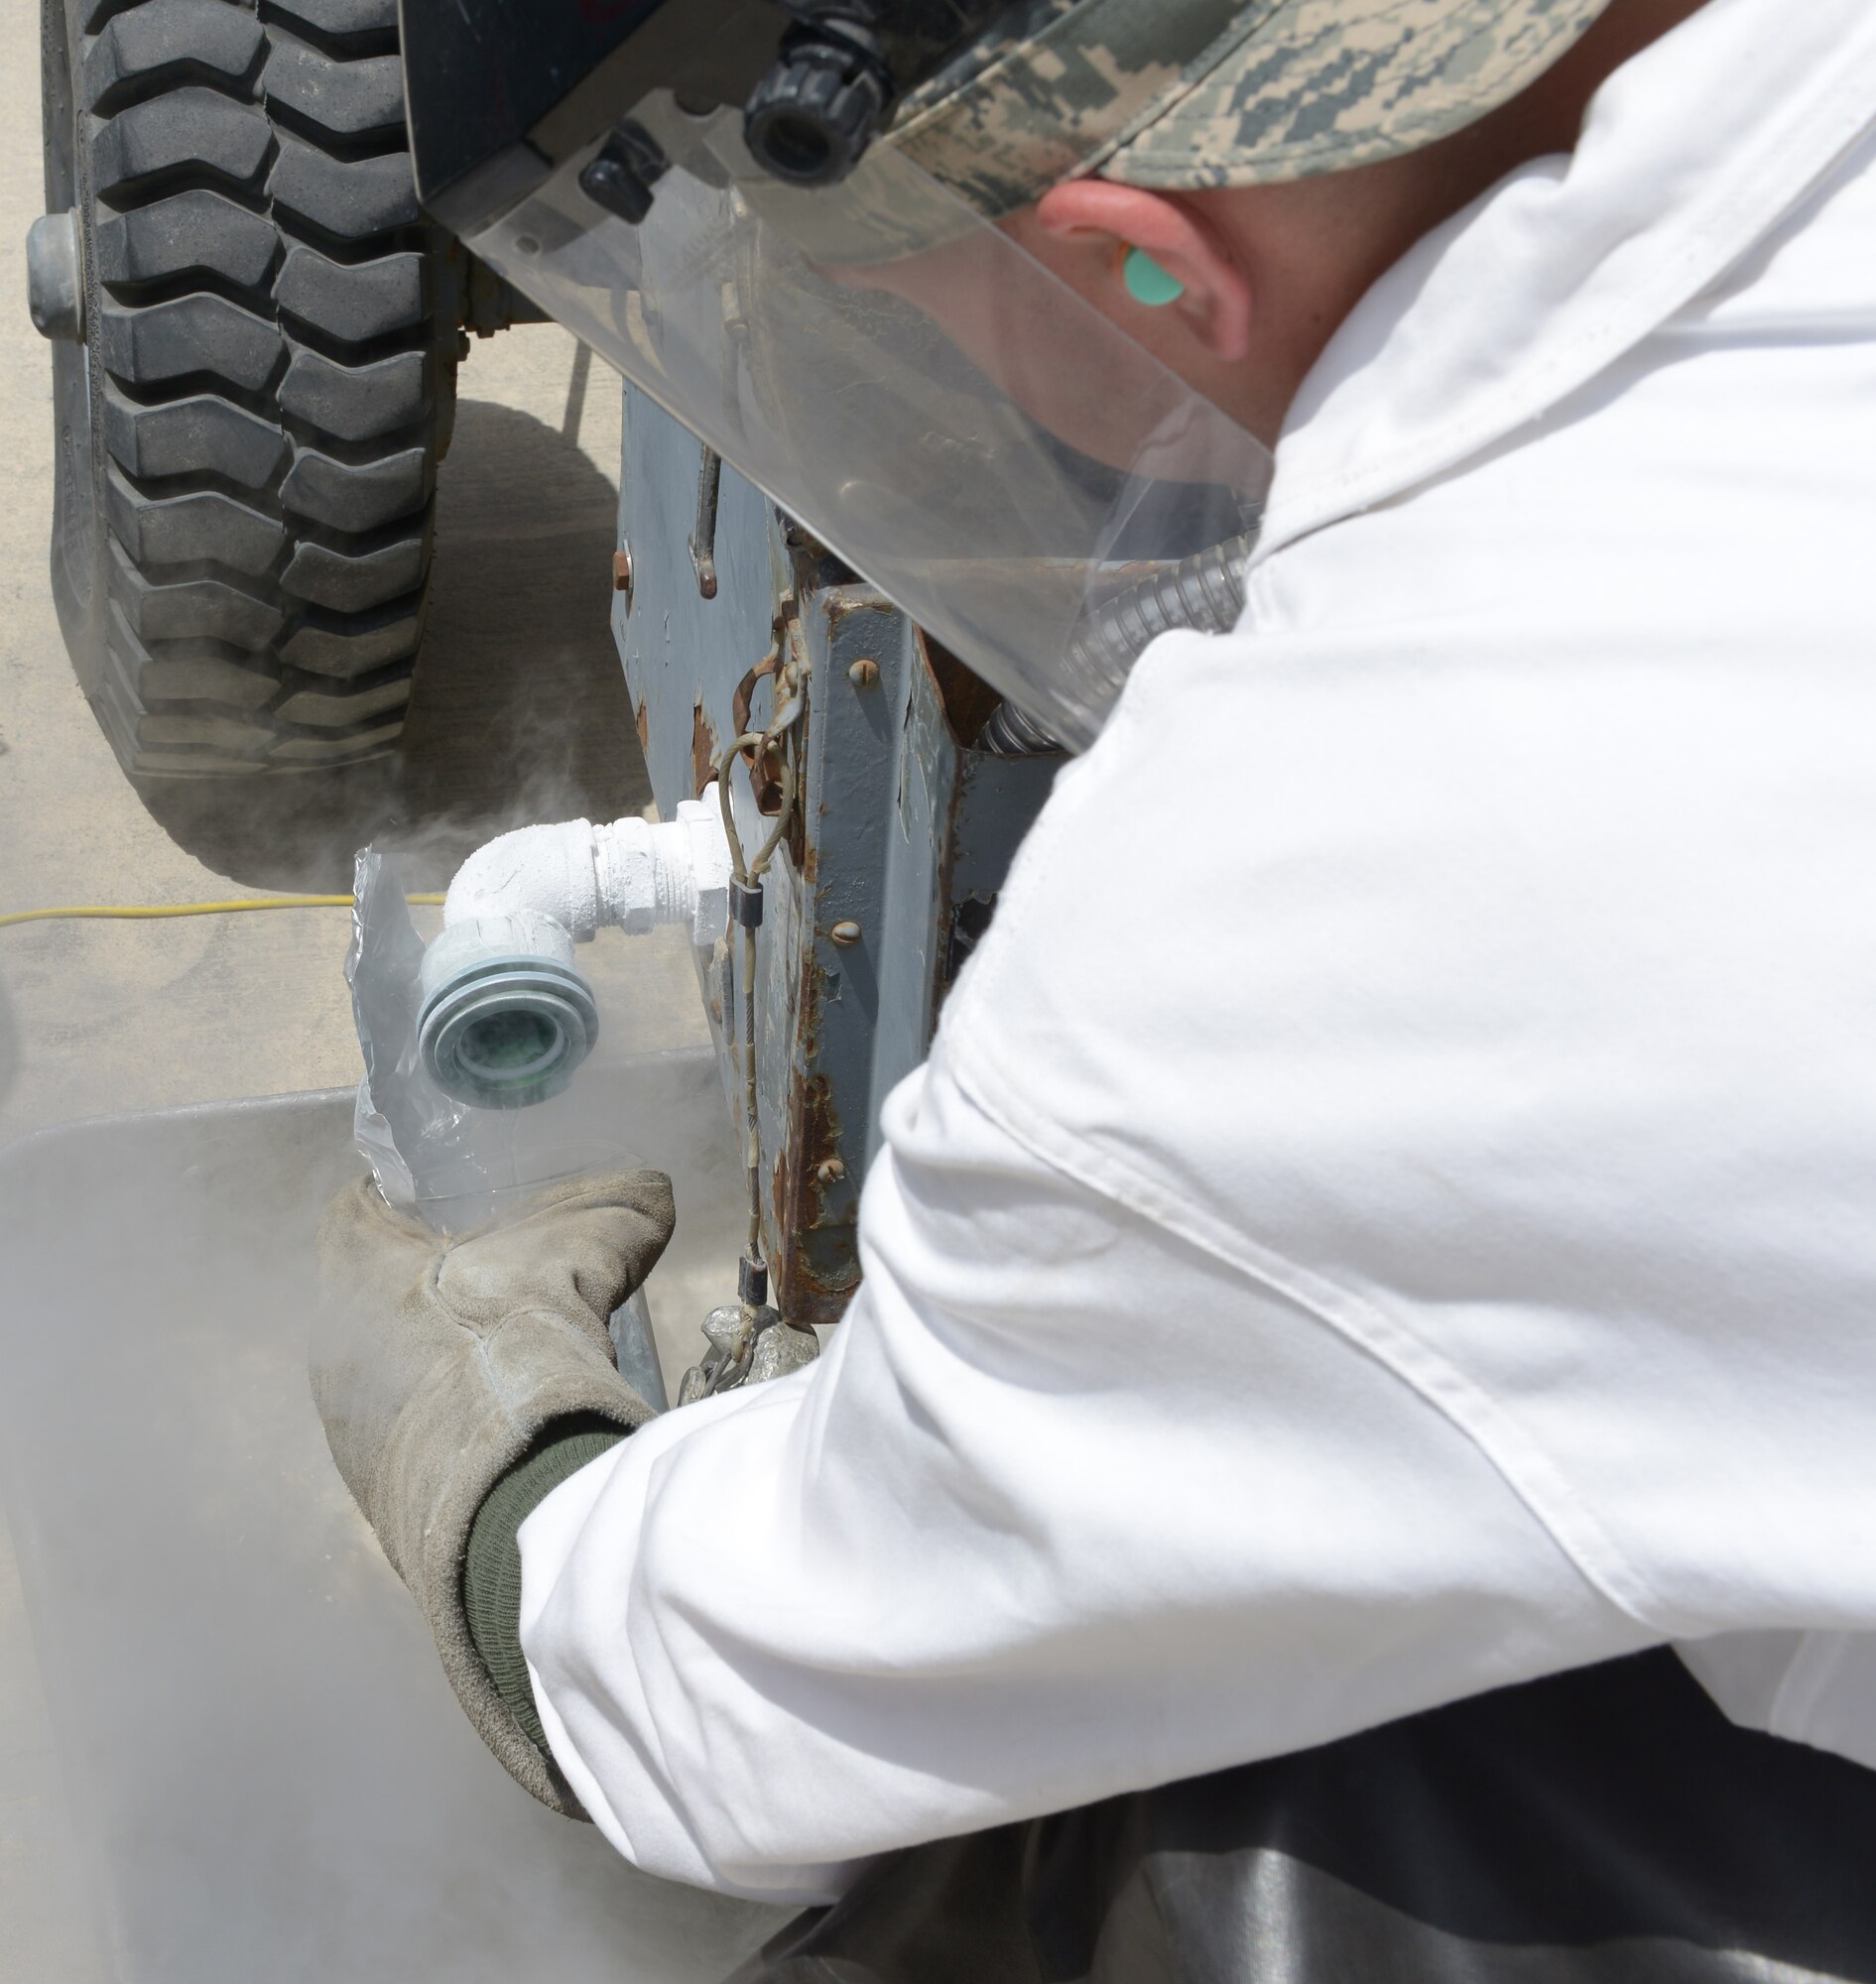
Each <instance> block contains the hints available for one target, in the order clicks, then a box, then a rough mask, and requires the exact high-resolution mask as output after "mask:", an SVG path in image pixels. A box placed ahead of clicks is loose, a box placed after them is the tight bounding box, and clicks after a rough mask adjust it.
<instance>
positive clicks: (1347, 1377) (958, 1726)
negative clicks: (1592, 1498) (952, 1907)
mask: <svg viewBox="0 0 1876 1984" xmlns="http://www.w3.org/2000/svg"><path fill="white" fill-rule="evenodd" d="M886 1125H887V1130H888V1141H887V1145H886V1147H885V1148H884V1150H883V1152H882V1155H881V1157H880V1158H879V1160H877V1161H876V1163H875V1165H874V1167H873V1171H872V1174H871V1176H870V1178H869V1179H868V1182H867V1187H866V1195H865V1206H864V1214H863V1219H862V1225H861V1237H862V1252H863V1258H864V1265H865V1276H866V1279H865V1282H864V1285H863V1287H862V1289H861V1291H860V1294H859V1296H858V1298H857V1299H856V1301H855V1302H854V1303H853V1306H852V1308H851V1310H850V1312H849V1314H848V1317H847V1319H846V1320H845V1321H844V1322H843V1323H842V1324H841V1325H840V1327H839V1329H838V1330H837V1331H836V1332H835V1333H834V1337H833V1341H832V1344H831V1347H830V1349H829V1350H828V1352H827V1354H826V1355H825V1356H824V1357H823V1358H822V1359H821V1360H820V1362H819V1363H818V1364H816V1365H813V1366H812V1367H810V1369H808V1370H806V1371H803V1372H800V1373H797V1374H796V1375H795V1376H794V1377H792V1378H789V1379H785V1380H782V1381H780V1382H777V1383H775V1384H771V1385H767V1386H763V1387H760V1388H757V1389H755V1390H752V1391H747V1392H742V1393H731V1394H728V1395H725V1396H724V1397H723V1398H721V1399H719V1400H715V1401H709V1402H705V1403H704V1404H702V1405H699V1406H694V1407H690V1408H688V1409H687V1410H685V1411H684V1412H682V1413H674V1414H672V1415H670V1416H668V1417H666V1418H664V1419H662V1420H659V1421H657V1422H655V1423H653V1424H652V1425H650V1426H646V1427H645V1428H644V1429H642V1430H641V1431H640V1432H638V1433H636V1434H634V1436H633V1437H632V1438H631V1439H629V1440H627V1441H625V1442H624V1443H622V1444H621V1445H620V1446H618V1447H616V1448H614V1449H613V1451H612V1452H611V1453H609V1454H607V1455H606V1456H604V1457H603V1458H601V1459H600V1460H597V1461H595V1462H594V1463H593V1464H592V1465H591V1466H590V1467H588V1468H586V1469H585V1470H583V1471H582V1472H581V1473H579V1474H577V1475H575V1476H574V1477H573V1479H572V1480H570V1481H568V1482H567V1483H565V1484H564V1485H563V1487H561V1488H560V1489H558V1490H557V1491H556V1492H555V1493H554V1494H553V1495H551V1496H550V1497H549V1498H548V1499H547V1500H546V1501H545V1502H544V1503H543V1504H542V1505H541V1507H540V1508H539V1509H538V1510H537V1511H536V1512H535V1514H534V1515H533V1516H532V1517H531V1518H530V1519H529V1521H528V1522H527V1524H526V1525H525V1526H524V1527H523V1529H522V1533H521V1548H522V1563H523V1597H522V1620H521V1624H522V1642H523V1645H524V1647H525V1649H526V1652H527V1656H528V1662H529V1671H530V1674H532V1676H533V1679H534V1686H535V1692H536V1698H537V1700H538V1702H539V1704H540V1708H541V1715H542V1720H543V1722H544V1724H545V1725H546V1728H547V1732H548V1736H549V1739H550V1741H551V1743H552V1746H553V1749H554V1754H555V1756H556V1758H557V1759H558V1761H559V1762H560V1764H561V1766H562V1768H563V1770H564V1771H565V1773H566V1775H567V1778H568V1779H569V1781H570V1782H571V1784H572V1786H573V1788H574V1790H575V1791H576V1792H577V1793H578V1795H579V1797H580V1799H581V1800H582V1802H583V1803H584V1804H585V1806H586V1808H587V1810H588V1811H589V1812H590V1813H591V1814H592V1816H593V1818H594V1819H595V1820H596V1821H597V1823H598V1825H599V1826H600V1828H601V1830H602V1831H603V1832H604V1833H605V1835H606V1836H607V1838H608V1839H610V1840H611V1841H612V1843H613V1844H614V1845H615V1846H616V1847H617V1848H618V1849H619V1850H620V1851H621V1852H622V1853H624V1854H625V1855H626V1856H627V1857H628V1858H629V1859H631V1860H632V1861H634V1862H635V1863H637V1864H638V1865H639V1866H641V1867H643V1868H645V1869H647V1870H648V1871H650V1872H652V1873H655V1874H660V1875H665V1876H668V1877H672V1878H676V1879H679V1880H685V1881H691V1882H697V1883H702V1884H706V1885H709V1886H713V1887H718V1888H722V1889H726V1890H729V1891H732V1892H736V1893H741V1894H745V1895H756V1896H763V1897H767V1898H772V1899H777V1900H787V1901H794V1902H804V1903H806V1902H813V1901H821V1900H826V1899H829V1898H831V1897H833V1896H834V1895H836V1894H837V1893H838V1892H839V1891H840V1890H841V1889H842V1887H843V1885H844V1884H845V1882H846V1881H847V1880H848V1879H849V1878H850V1876H851V1873H852V1871H853V1869H854V1866H855V1863H857V1862H859V1861H862V1860H863V1859H865V1858H866V1857H867V1856H870V1855H873V1854H876V1853H879V1852H882V1851H885V1850H887V1849H890V1848H893V1847H897V1846H902V1845H906V1844H909V1843H911V1842H915V1841H918V1840H923V1839H929V1838H935V1837H938V1836H941V1835H945V1834H951V1833H958V1832H963V1831H967V1830H971V1829H974V1828H976V1827H980V1826H987V1825H993V1824H997V1823H999V1822H1002V1821H1004V1820H1009V1819H1014V1818H1019V1817H1024V1816H1029V1815H1033V1814H1036V1813H1039V1812H1044V1811H1049V1810H1054V1809H1059V1808H1062V1807H1064V1806H1068V1805H1072V1804H1076V1803H1079V1802H1082V1801H1084V1800H1088V1799H1093V1798H1101V1797H1105V1796H1108V1795H1110V1794H1113V1793H1117V1792H1121V1791H1124V1790H1129V1789H1135V1788H1139V1787H1143V1786H1147V1785H1152V1784H1156V1783H1164V1782H1168V1781H1171V1780H1174V1779H1178V1778H1182V1777H1186V1776H1189V1775H1193V1774H1196V1773H1200V1772H1204V1771H1209V1770H1214V1769H1218V1768H1222V1767H1224V1766H1226V1765H1229V1764H1233V1763H1238V1762H1243V1761H1247V1760H1250V1759H1252V1758H1256V1757H1260V1756H1266V1755H1272V1754H1276V1753H1279V1752H1282V1751H1287V1750H1294V1749H1300V1748H1303V1747H1306V1746H1308V1745H1312V1744H1316V1743H1320V1742H1323V1741H1326V1740H1328V1739H1330V1738H1333V1737H1336V1736H1340V1735H1343V1734H1345V1733H1348V1732H1350V1731H1353V1730H1357V1729H1360V1728H1363V1727H1365V1726H1367V1725H1370V1724H1373V1723H1376V1722H1380V1721H1384V1720H1387V1719H1389V1718H1391V1717H1394V1716H1398V1715H1401V1714H1404V1713H1407V1712H1409V1711H1412V1710H1415V1709H1419V1708H1423V1707H1428V1706H1432V1705H1434V1704H1437V1703H1438V1702H1442V1701H1446V1700H1450V1699H1453V1698H1456V1697H1458V1696H1461V1695H1465V1694H1469V1693H1473V1692H1477V1691H1479V1690H1481V1689H1485V1688H1490V1687H1494V1686H1497V1685H1499V1684H1500V1683H1503V1682H1509V1681H1515V1680H1519V1679H1523V1678H1527V1677H1530V1676H1532V1675H1535V1674H1542V1673H1546V1672H1553V1671H1556V1670H1560V1669H1563V1668H1566V1667H1571V1666H1575V1665H1578V1664H1581V1663H1585V1662H1589V1661H1594V1660H1598V1659H1601V1658H1604V1657H1607V1656H1612V1655H1615V1654H1618V1653H1623V1652H1626V1651H1629V1650H1631V1649H1633V1648H1635V1647H1637V1646H1639V1645H1642V1644H1644V1643H1645V1642H1646V1640H1647V1639H1648V1638H1649V1637H1650V1636H1649V1635H1648V1634H1647V1633H1646V1632H1645V1630H1644V1629H1642V1628H1640V1627H1638V1626H1637V1625H1636V1624H1635V1623H1634V1622H1633V1621H1632V1620H1629V1619H1628V1618H1626V1617H1625V1616H1624V1615H1623V1614H1622V1613H1620V1612H1619V1611H1617V1610H1616V1609H1615V1608H1614V1607H1613V1606H1612V1605H1611V1604H1610V1603H1609V1602H1608V1600H1606V1599H1605V1598H1603V1597H1602V1596H1600V1595H1599V1594H1598V1593H1597V1592H1596V1591H1595V1590H1594V1589H1593V1588H1592V1587H1591V1586H1590V1585H1589V1584H1588V1583H1587V1582H1586V1581H1585V1580H1584V1579H1583V1577H1582V1576H1581V1574H1580V1573H1579V1572H1578V1571H1577V1570H1576V1569H1575V1568H1574V1567H1573V1566H1572V1565H1571V1563H1570V1562H1569V1561H1568V1559H1567V1558H1566V1557H1565V1556H1564V1555H1563V1552H1562V1551H1561V1550H1559V1548H1558V1547H1557V1545H1556V1544H1555V1543H1554V1542H1553V1541H1552V1540H1551V1537H1550V1535H1549V1534H1548V1532H1547V1531H1546V1530H1545V1529H1544V1528H1543V1527H1542V1526H1541V1525H1540V1523H1539V1522H1538V1521H1537V1520H1536V1518H1535V1517H1533V1516H1532V1515H1531V1513H1530V1512H1529V1511H1528V1510H1527V1509H1526V1507H1525V1506H1524V1504H1523V1503H1522V1502H1520V1501H1519V1500H1518V1499H1517V1498H1516V1497H1515V1496H1514V1495H1513V1493H1512V1492H1511V1491H1510V1489H1509V1488H1508V1487H1507V1486H1506V1484H1505V1482H1504V1480H1503V1478H1502V1477H1501V1476H1500V1475H1499V1474H1498V1473H1497V1472H1496V1471H1495V1469H1494V1468H1493V1467H1492V1465H1491V1464H1490V1463H1489V1462H1488V1461H1487V1460H1486V1459H1485V1458H1484V1457H1483V1456H1482V1455H1481V1453H1480V1452H1479V1451H1478V1449H1477V1448H1476V1447H1475V1446H1474V1445H1473V1444H1472V1443H1471V1442H1470V1441H1469V1440H1468V1439H1467V1438H1466V1437H1465V1436H1464V1435H1463V1434H1462V1433H1460V1432H1459V1431H1457V1430H1456V1429H1455V1428H1454V1426H1452V1425H1451V1424H1449V1423H1448V1422H1447V1421H1446V1420H1445V1419H1444V1418H1443V1417H1442V1416H1441V1415H1440V1414H1439V1413H1438V1410H1437V1409H1436V1408H1435V1407H1433V1406H1432V1405H1430V1404H1429V1403H1428V1402H1427V1401H1426V1400H1424V1399H1423V1398H1422V1397H1420V1396H1419V1395H1418V1394H1417V1393H1415V1392H1414V1391H1412V1390H1411V1389H1410V1388H1409V1387H1407V1386H1406V1385H1405V1384H1403V1383H1402V1381H1401V1380H1400V1379H1398V1378H1397V1377H1395V1376H1394V1375H1393V1374H1392V1373H1390V1372H1389V1371H1387V1370H1385V1369H1384V1368H1383V1367H1382V1366H1381V1365H1379V1364H1378V1363H1376V1362H1374V1361H1372V1360H1370V1359H1369V1358H1367V1357H1366V1356H1365V1355H1364V1354H1363V1353H1362V1352H1361V1351H1360V1350H1358V1349H1356V1348H1354V1347H1352V1346H1351V1345H1350V1344H1349V1343H1348V1342H1347V1341H1346V1340H1344V1339H1343V1338H1341V1337H1339V1336H1337V1335H1335V1334H1334V1333H1333V1332H1331V1331H1330V1330H1328V1329H1327V1328H1325V1327H1324V1326H1323V1324H1322V1323H1320V1322H1319V1321H1317V1320H1316V1319H1315V1318H1314V1317H1313V1316H1312V1315H1310V1314H1308V1313H1306V1312H1305V1311H1303V1310H1301V1309H1299V1308H1296V1307H1294V1306H1292V1305H1291V1304H1290V1303H1288V1302H1286V1301H1284V1300H1283V1299H1282V1298H1280V1297H1278V1296H1276V1295H1275V1294H1273V1293H1272V1292H1271V1291H1269V1290H1268V1289H1265V1288H1263V1287H1261V1286H1259V1285H1257V1284H1256V1283H1254V1282H1252V1281H1250V1280H1248V1279H1247V1278H1246V1277H1245V1276H1244V1275H1243V1274H1242V1273H1241V1272H1239V1271H1238V1270H1236V1269H1233V1268H1230V1267H1227V1266H1225V1265H1224V1264H1222V1263H1220V1262H1218V1261H1216V1260H1214V1259H1212V1258H1210V1257H1209V1256H1207V1255H1206V1254H1204V1253H1202V1252H1200V1251H1199V1250H1198V1249H1196V1248H1194V1247H1192V1246H1190V1245H1189V1244H1188V1243H1186V1242H1185V1241H1183V1240H1181V1239H1179V1238H1178V1237H1177V1236H1174V1235H1171V1234H1169V1233H1167V1232H1166V1231H1164V1230H1163V1229H1161V1228H1160V1227H1158V1226H1156V1225H1154V1224H1152V1223H1150V1222H1149V1221H1147V1220H1145V1219H1143V1218H1141V1217H1139V1216H1137V1215H1136V1214H1134V1213H1132V1212H1130V1211H1129V1210H1128V1209H1127V1208H1126V1207H1125V1206H1123V1205H1120V1204H1117V1203H1115V1202H1112V1201H1110V1200H1108V1199H1106V1198H1103V1197H1101V1196H1100V1195H1098V1194H1097V1193H1095V1192H1092V1191H1090V1190H1089V1189H1087V1188H1086V1187H1085V1186H1083V1185H1081V1184H1079V1183H1077V1182H1075V1181H1074V1180H1072V1179H1070V1178H1065V1177H1063V1175H1062V1174H1060V1173H1059V1172H1057V1171H1055V1170H1053V1169H1051V1168H1049V1167H1048V1166H1046V1165H1044V1164H1042V1163H1040V1162H1039V1161H1038V1160H1037V1159H1035V1158H1034V1157H1032V1156H1031V1155H1030V1154H1029V1153H1028V1152H1027V1151H1026V1150H1024V1149H1023V1148H1022V1147H1021V1146H1019V1145H1018V1144H1016V1143H1015V1142H1013V1141H1012V1140H1011V1138H1010V1137H1009V1136H1008V1135H1006V1134H1005V1133H1004V1132H1003V1131H1002V1130H1001V1129H999V1128H998V1127H997V1126H996V1125H995V1124H993V1123H992V1122H991V1121H990V1120H989V1119H988V1118H987V1117H986V1116H985V1115H984V1114H983V1113H982V1112H981V1111H979V1110H978V1109H977V1108H976V1107H975V1106H974V1105H973V1104H972V1103H971V1101H970V1100H969V1098H968V1097H967V1096H966V1095H965V1094H964V1093H963V1092H962V1091H961V1090H960V1089H959V1088H958V1087H957V1086H956V1085H955V1083H954V1082H953V1081H952V1080H951V1079H950V1078H949V1076H948V1075H947V1074H946V1072H945V1070H944V1067H943V1064H942V1062H941V1061H937V1062H934V1063H930V1064H928V1066H927V1067H925V1068H924V1069H922V1070H920V1071H919V1073H917V1074H915V1075H914V1076H912V1077H911V1078H910V1079H909V1080H907V1081H906V1082H905V1083H904V1084H902V1085H901V1087H900V1088H899V1089H898V1090H897V1091H896V1092H895V1094H894V1095H893V1097H892V1098H891V1100H890V1102H889V1105H888V1109H887V1115H886Z"/></svg>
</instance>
